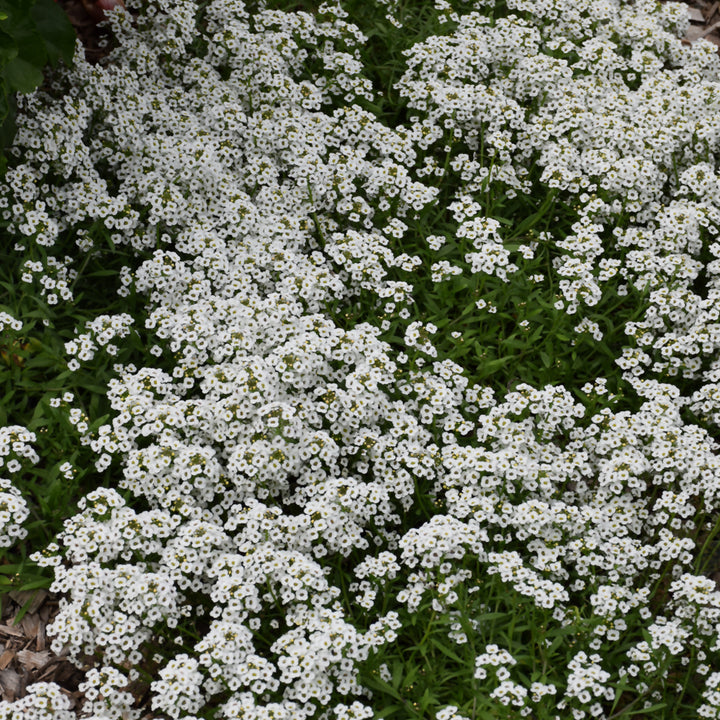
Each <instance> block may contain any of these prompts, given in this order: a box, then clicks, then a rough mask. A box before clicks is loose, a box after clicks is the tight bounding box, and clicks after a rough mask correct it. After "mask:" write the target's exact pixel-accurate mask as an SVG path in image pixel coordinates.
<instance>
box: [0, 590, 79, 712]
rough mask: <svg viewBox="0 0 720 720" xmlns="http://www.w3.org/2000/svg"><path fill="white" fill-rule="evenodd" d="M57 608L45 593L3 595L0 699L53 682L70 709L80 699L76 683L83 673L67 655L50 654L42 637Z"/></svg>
mask: <svg viewBox="0 0 720 720" xmlns="http://www.w3.org/2000/svg"><path fill="white" fill-rule="evenodd" d="M23 607H26V608H27V609H26V612H25V613H21V611H22V609H23ZM57 608H58V600H57V598H54V597H52V596H51V595H50V594H49V593H48V591H47V590H42V589H41V590H28V591H25V592H16V591H13V592H10V593H9V594H7V595H3V596H2V612H1V613H0V699H2V700H7V701H8V702H13V701H15V700H17V699H19V698H21V697H23V696H24V695H25V694H26V693H25V691H26V688H27V686H28V685H32V684H33V683H36V682H55V683H57V684H58V685H59V686H60V688H61V689H62V692H63V693H64V694H65V695H66V696H67V697H68V699H69V700H70V702H71V704H72V705H73V707H74V706H75V705H76V704H77V702H78V700H79V699H80V697H81V693H79V692H78V684H79V683H80V682H82V679H83V674H84V673H83V672H82V671H81V670H78V669H77V668H76V667H75V666H74V665H72V664H71V663H70V662H69V661H68V659H67V657H66V656H64V655H62V654H61V655H56V654H55V653H53V652H52V650H51V649H50V641H49V640H48V638H47V636H46V634H45V629H46V628H47V626H48V625H49V624H50V622H52V618H53V617H54V616H55V614H56V613H57ZM19 615H21V618H20V620H19V621H18V620H17V618H18V616H19Z"/></svg>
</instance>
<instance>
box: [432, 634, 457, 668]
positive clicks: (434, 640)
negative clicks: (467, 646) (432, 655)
mask: <svg viewBox="0 0 720 720" xmlns="http://www.w3.org/2000/svg"><path fill="white" fill-rule="evenodd" d="M430 642H431V643H432V644H433V645H434V646H435V647H436V648H437V649H438V650H439V651H440V652H441V653H442V654H443V655H446V656H447V657H449V658H450V659H451V660H454V661H455V662H457V663H460V664H462V663H464V660H463V659H462V658H460V657H459V656H458V655H457V654H456V653H454V652H453V651H452V650H450V648H447V647H445V646H444V645H443V644H442V643H441V642H440V640H439V639H438V638H436V637H432V636H430Z"/></svg>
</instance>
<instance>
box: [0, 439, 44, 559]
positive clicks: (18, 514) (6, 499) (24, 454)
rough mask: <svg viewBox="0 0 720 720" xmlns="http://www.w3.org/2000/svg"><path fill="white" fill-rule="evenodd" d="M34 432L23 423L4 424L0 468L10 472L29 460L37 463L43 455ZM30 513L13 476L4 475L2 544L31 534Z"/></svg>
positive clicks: (0, 513)
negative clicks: (26, 526)
mask: <svg viewBox="0 0 720 720" xmlns="http://www.w3.org/2000/svg"><path fill="white" fill-rule="evenodd" d="M36 440H37V437H36V436H35V433H34V432H31V431H29V430H28V429H27V428H24V427H22V426H20V425H6V426H5V427H0V468H1V469H2V472H3V473H7V474H8V475H10V476H13V475H16V474H17V473H19V472H20V471H21V470H22V468H23V465H24V464H26V463H28V462H29V463H32V464H33V465H34V464H37V463H39V462H40V457H39V456H38V454H37V452H36V451H35V449H34V448H33V446H32V444H31V443H33V442H35V441H36ZM29 515H30V510H29V508H28V504H27V502H26V501H25V499H24V498H23V496H22V493H21V492H20V491H19V490H18V489H17V488H16V487H15V485H14V484H13V482H12V479H9V478H7V477H2V478H0V547H12V546H13V545H15V543H16V542H17V541H18V540H22V539H23V538H24V537H26V536H27V530H26V529H25V528H24V527H23V523H24V522H25V520H27V518H28V517H29Z"/></svg>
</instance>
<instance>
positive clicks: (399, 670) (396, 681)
mask: <svg viewBox="0 0 720 720" xmlns="http://www.w3.org/2000/svg"><path fill="white" fill-rule="evenodd" d="M402 674H403V664H402V663H401V662H400V660H396V661H395V664H394V665H393V673H392V686H393V689H395V690H397V689H398V688H399V687H400V683H401V682H402Z"/></svg>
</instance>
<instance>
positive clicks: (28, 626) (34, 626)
mask: <svg viewBox="0 0 720 720" xmlns="http://www.w3.org/2000/svg"><path fill="white" fill-rule="evenodd" d="M40 622H41V621H40V616H39V615H38V614H37V613H34V614H32V615H31V614H30V613H28V614H27V615H26V616H25V617H24V618H23V619H22V621H21V622H20V627H21V628H22V629H23V630H24V632H25V637H28V638H32V639H33V640H34V639H35V638H36V637H37V632H38V627H39V626H40Z"/></svg>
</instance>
